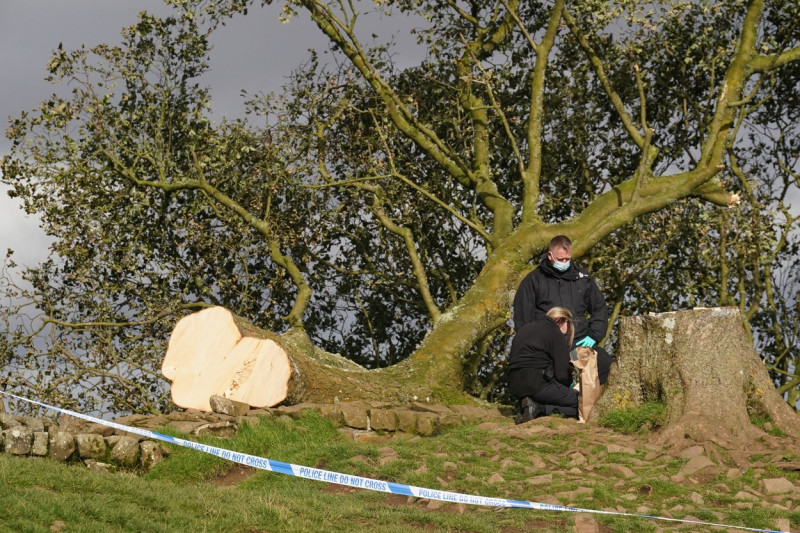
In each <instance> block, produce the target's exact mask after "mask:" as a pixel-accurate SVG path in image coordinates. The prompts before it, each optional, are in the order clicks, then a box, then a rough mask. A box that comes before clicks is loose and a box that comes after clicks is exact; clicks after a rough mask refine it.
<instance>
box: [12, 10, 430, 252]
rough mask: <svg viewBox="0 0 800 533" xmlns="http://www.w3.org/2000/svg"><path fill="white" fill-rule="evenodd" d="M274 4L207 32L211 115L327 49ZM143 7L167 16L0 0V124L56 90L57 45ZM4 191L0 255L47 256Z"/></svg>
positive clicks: (112, 38)
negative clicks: (49, 71)
mask: <svg viewBox="0 0 800 533" xmlns="http://www.w3.org/2000/svg"><path fill="white" fill-rule="evenodd" d="M366 6H367V7H369V3H366ZM278 7H279V6H278ZM278 7H276V6H273V7H272V8H269V9H259V8H256V9H252V10H251V12H250V13H249V14H248V15H247V16H245V17H237V18H236V19H234V20H233V21H231V23H229V24H228V25H227V26H226V27H224V28H222V29H221V30H220V31H218V33H217V34H216V35H215V36H214V37H213V41H212V44H213V46H214V49H213V50H212V52H211V71H210V73H209V74H208V75H207V76H206V78H205V79H204V81H205V83H206V84H207V85H208V86H210V87H211V89H212V104H213V107H214V114H215V116H218V117H219V116H222V115H227V116H229V117H231V116H238V115H239V114H240V113H241V111H242V102H241V98H240V96H239V94H240V91H241V89H247V90H248V91H251V92H257V91H265V92H267V91H270V90H277V89H278V88H279V87H280V85H281V84H282V83H283V81H284V80H285V77H286V75H287V74H288V73H289V72H290V71H291V70H292V69H293V68H295V67H297V66H298V65H299V64H300V63H301V62H302V61H303V60H304V59H305V58H307V57H308V52H307V50H308V49H309V48H317V49H319V50H322V49H325V48H326V47H325V43H326V41H325V40H324V38H323V36H322V35H321V34H320V32H319V30H318V29H317V28H316V27H315V26H313V24H312V23H310V22H309V21H308V20H307V19H305V18H302V17H300V18H295V19H293V20H292V21H291V23H289V24H281V23H280V21H279V19H278ZM141 11H149V12H151V13H155V14H166V13H169V8H167V7H166V6H164V4H163V2H162V0H0V68H1V69H2V70H1V72H2V74H0V117H2V122H3V129H5V127H6V126H7V124H8V117H9V116H12V117H14V116H17V115H19V113H20V112H21V111H23V110H30V109H32V108H34V107H36V106H37V105H38V104H39V102H41V101H42V100H43V99H45V98H46V97H47V96H48V95H49V94H50V93H52V92H53V91H54V87H53V86H52V85H50V84H49V83H48V82H46V81H44V77H45V75H46V72H45V68H44V67H45V65H46V64H47V62H48V60H49V58H50V56H51V52H52V50H54V49H55V48H57V47H58V44H59V43H63V46H64V48H65V49H66V50H72V49H76V48H79V47H80V46H81V45H86V46H87V47H91V46H93V45H95V44H99V43H109V44H112V43H118V42H119V41H120V40H121V36H120V30H121V28H122V27H124V26H129V25H131V24H134V23H135V22H136V21H137V19H138V13H139V12H141ZM398 24H401V25H402V22H401V21H398V20H397V19H393V20H391V21H390V20H386V19H379V18H376V17H370V18H368V19H367V25H365V29H366V30H368V31H369V33H375V34H378V35H379V40H380V41H388V40H389V39H390V37H391V36H392V34H394V33H396V31H395V28H397V26H398ZM369 33H365V34H364V35H367V36H368V35H369ZM406 41H407V42H406V44H405V45H404V57H403V58H401V64H402V62H403V61H402V60H403V59H405V60H406V62H414V61H418V60H419V59H420V58H421V55H422V51H420V50H414V47H413V45H412V44H411V42H410V41H409V40H408V39H406ZM9 148H10V143H9V142H8V140H7V139H6V138H5V136H4V135H3V136H2V139H0V153H2V154H7V153H8V151H9ZM7 190H8V188H7V187H5V186H4V185H0V256H2V255H4V254H5V250H6V249H7V248H11V249H13V250H14V251H15V254H14V257H15V259H16V261H17V262H18V263H21V264H26V265H32V264H34V263H35V262H37V261H38V260H40V259H42V258H43V257H44V256H45V255H46V252H47V244H48V243H47V239H46V238H45V236H44V234H43V232H42V231H41V229H39V224H38V220H37V219H36V218H35V217H33V216H29V215H26V214H25V213H24V212H23V211H22V210H21V209H20V204H19V202H17V201H15V200H13V199H11V198H9V197H8V195H7Z"/></svg>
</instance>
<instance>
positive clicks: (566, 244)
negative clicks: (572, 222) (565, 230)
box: [547, 235, 572, 252]
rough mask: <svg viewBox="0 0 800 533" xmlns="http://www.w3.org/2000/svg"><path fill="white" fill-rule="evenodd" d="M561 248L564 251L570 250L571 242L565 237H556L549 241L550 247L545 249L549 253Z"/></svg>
mask: <svg viewBox="0 0 800 533" xmlns="http://www.w3.org/2000/svg"><path fill="white" fill-rule="evenodd" d="M559 248H562V249H564V250H567V251H569V250H572V241H571V240H569V237H567V236H566V235H556V236H555V237H553V238H552V239H551V240H550V246H548V247H547V249H548V250H550V251H551V252H552V251H553V250H558V249H559Z"/></svg>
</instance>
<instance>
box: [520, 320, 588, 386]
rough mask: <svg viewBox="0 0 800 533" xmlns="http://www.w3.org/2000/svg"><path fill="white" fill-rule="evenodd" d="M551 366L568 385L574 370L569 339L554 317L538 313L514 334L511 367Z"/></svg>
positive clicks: (558, 378)
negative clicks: (572, 368) (570, 362)
mask: <svg viewBox="0 0 800 533" xmlns="http://www.w3.org/2000/svg"><path fill="white" fill-rule="evenodd" d="M548 367H550V368H552V369H553V373H554V375H555V379H556V380H557V381H558V382H559V383H561V384H562V385H564V386H567V387H568V386H569V384H570V381H572V373H571V372H570V366H569V344H567V339H566V337H565V336H564V334H563V333H561V330H560V329H558V326H557V325H556V323H555V321H554V320H553V319H552V318H550V317H536V318H534V319H533V320H531V321H530V322H528V323H527V324H525V326H524V327H522V328H520V329H518V330H517V333H516V334H515V335H514V339H513V340H512V341H511V351H510V353H509V356H508V369H509V370H510V371H513V370H518V369H520V368H540V369H546V368H548Z"/></svg>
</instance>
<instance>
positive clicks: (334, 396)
mask: <svg viewBox="0 0 800 533" xmlns="http://www.w3.org/2000/svg"><path fill="white" fill-rule="evenodd" d="M437 363H441V361H436V360H431V361H430V362H428V363H427V364H426V362H425V361H419V360H413V359H412V358H409V359H407V360H405V361H403V362H401V363H399V364H397V365H394V366H392V367H389V368H381V369H376V370H367V369H365V368H363V367H361V366H359V365H358V364H356V363H354V362H352V361H350V360H348V359H345V358H344V357H342V356H340V355H338V354H332V353H328V352H325V351H323V350H320V349H318V348H316V347H314V346H313V345H312V344H311V342H310V340H309V339H308V337H307V336H306V335H305V333H304V332H303V331H302V330H299V329H294V330H289V331H287V332H286V333H283V334H281V335H278V334H276V333H273V332H270V331H266V330H263V329H260V328H258V327H256V326H254V325H253V324H251V323H249V322H247V321H245V320H244V319H242V318H241V317H238V316H236V315H234V314H233V313H231V312H230V311H229V310H227V309H225V308H223V307H210V308H208V309H204V310H202V311H199V312H197V313H193V314H191V315H188V316H186V317H184V318H182V319H181V320H180V321H178V323H177V324H176V326H175V328H174V329H173V332H172V335H171V337H170V340H169V344H168V346H167V352H166V355H165V356H164V360H163V362H162V364H161V372H162V374H163V375H164V377H165V378H167V379H168V380H170V381H171V382H172V386H171V393H172V401H173V403H175V405H178V406H180V407H184V408H194V409H200V410H202V411H210V410H211V406H210V403H209V398H210V397H211V396H222V397H224V398H229V399H231V400H236V401H240V402H243V403H247V404H249V405H251V406H253V407H272V406H275V405H278V404H281V403H283V404H290V405H293V404H298V403H303V402H314V403H334V402H337V401H354V400H380V401H386V402H394V403H398V404H409V403H411V402H415V401H421V402H425V401H436V402H444V403H451V404H455V403H470V402H473V403H474V400H473V399H472V398H471V397H470V396H468V395H467V394H465V393H464V392H463V391H462V390H460V381H458V382H457V383H459V385H456V386H454V383H456V382H454V381H453V379H448V374H447V373H446V372H445V371H441V372H437V371H436V370H435V369H436V366H435V365H436V364H437ZM443 384H444V385H446V387H443Z"/></svg>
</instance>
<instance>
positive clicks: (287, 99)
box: [3, 0, 800, 409]
mask: <svg viewBox="0 0 800 533" xmlns="http://www.w3.org/2000/svg"><path fill="white" fill-rule="evenodd" d="M174 3H175V4H177V5H180V6H182V7H183V8H186V9H187V10H190V11H188V12H187V13H188V14H185V15H181V16H178V17H177V18H175V19H167V20H159V19H156V18H153V17H150V16H147V15H145V16H143V17H142V19H141V21H140V22H139V23H138V24H137V25H135V26H132V27H130V28H128V29H126V31H125V33H124V37H125V42H124V45H123V46H122V47H120V48H116V47H109V46H101V47H97V48H95V49H94V50H93V54H94V56H92V55H91V54H89V53H87V52H86V51H85V50H82V51H78V52H74V53H69V52H67V51H63V50H58V51H57V52H56V54H55V55H54V57H53V59H52V61H51V62H50V64H49V65H48V68H49V71H50V73H51V76H52V79H53V80H55V81H59V82H62V83H64V84H65V85H68V86H69V87H71V88H72V90H73V93H72V95H71V96H69V97H68V98H64V97H61V96H54V97H53V98H51V99H49V100H47V101H46V102H44V103H43V104H42V105H41V106H40V108H39V109H38V110H37V111H36V112H34V113H31V114H24V115H23V116H21V117H20V118H19V119H17V120H15V121H14V122H13V123H12V125H11V128H10V129H9V134H10V136H11V138H12V139H13V140H14V142H15V145H14V149H13V152H12V154H11V155H10V156H9V157H7V158H5V159H4V162H3V180H4V181H6V182H7V183H9V184H10V185H12V186H13V188H14V194H16V195H18V196H20V197H21V198H22V199H23V200H24V201H25V205H26V209H28V210H29V211H31V212H37V213H39V214H41V216H42V218H43V220H44V224H45V228H46V230H47V231H48V233H49V234H51V235H52V236H54V238H55V239H56V244H55V245H54V250H55V252H56V253H57V257H54V260H53V261H52V262H49V263H46V264H45V265H43V266H42V267H41V268H38V269H32V270H31V271H29V273H28V277H29V278H30V280H31V282H32V284H33V286H34V291H35V295H34V296H35V303H36V304H37V305H38V306H39V308H40V309H42V310H43V312H44V313H45V320H44V324H45V325H46V326H48V327H51V328H52V329H51V332H52V336H51V339H53V343H52V344H51V345H50V347H49V348H50V351H48V352H46V356H42V355H41V354H42V353H43V352H42V350H41V347H40V346H35V345H34V344H32V343H28V344H25V342H26V341H27V340H28V339H30V338H33V336H28V337H23V336H19V335H18V336H16V337H13V338H12V339H10V340H9V341H8V342H7V344H8V345H9V346H12V347H14V348H13V349H12V350H11V351H10V352H9V354H10V356H9V357H8V359H7V363H8V364H4V372H6V374H7V375H10V376H13V378H14V379H11V380H10V382H11V383H12V385H14V384H16V385H20V384H22V383H24V382H26V380H28V378H29V377H30V376H31V375H35V376H39V379H40V380H41V381H40V383H39V387H40V389H41V390H42V394H43V395H47V394H59V393H60V394H62V395H63V396H68V395H69V391H70V390H71V388H72V386H73V384H74V382H75V381H76V380H77V379H83V380H85V381H84V383H85V384H86V386H87V387H90V388H96V389H97V391H98V392H97V395H98V396H102V397H105V398H111V399H113V401H114V402H119V403H121V404H124V405H126V406H135V404H136V402H137V401H138V402H143V401H148V402H149V401H150V399H151V398H152V397H153V396H156V397H159V396H158V395H159V394H163V392H164V383H163V381H161V380H160V376H159V374H158V366H159V365H158V363H159V361H160V360H161V358H162V356H163V353H164V350H163V348H164V344H165V342H166V338H167V337H168V334H169V330H170V329H171V328H172V327H173V326H174V324H175V322H176V319H178V318H180V317H182V316H184V315H185V314H186V313H189V312H191V311H197V310H199V309H203V308H204V307H208V306H214V305H221V306H224V307H226V308H228V309H230V310H231V311H232V312H233V313H235V314H236V315H238V316H241V317H243V318H244V319H247V321H249V322H251V323H253V324H258V325H259V327H261V328H264V329H266V330H272V331H275V332H279V333H280V335H279V336H280V338H282V339H291V340H292V346H294V347H295V348H296V350H297V351H296V353H293V355H294V356H297V357H307V358H310V359H312V360H313V359H314V358H317V357H318V356H322V357H323V359H324V357H325V354H326V353H329V352H339V353H342V354H343V355H344V356H345V357H347V358H348V359H351V360H354V361H357V362H359V363H363V364H364V365H365V366H368V367H371V368H374V367H386V368H380V369H377V370H373V371H370V372H366V371H363V372H360V373H359V374H358V376H359V377H358V378H357V379H356V378H354V375H355V374H354V373H351V374H349V375H348V379H350V380H353V379H355V381H353V382H352V383H353V385H354V386H353V387H352V390H354V391H359V393H360V394H363V395H365V396H367V395H372V394H375V395H378V394H386V395H388V396H397V395H401V396H402V397H408V396H411V395H416V396H418V397H429V398H431V399H448V400H459V401H461V400H465V399H466V397H465V396H464V395H463V391H464V390H468V391H470V392H474V393H478V392H480V391H479V389H480V387H481V386H483V385H484V384H487V383H489V384H490V383H491V379H487V378H486V376H482V375H481V372H482V370H483V369H484V368H486V367H487V366H488V367H490V370H491V366H492V364H493V363H492V361H490V359H491V358H492V357H498V356H501V355H502V353H503V351H504V349H505V342H504V340H505V338H506V337H507V335H508V328H507V325H506V324H507V322H508V318H509V311H510V305H509V301H510V300H509V297H510V295H511V294H512V293H513V291H514V290H515V289H516V287H517V286H518V284H519V281H520V280H521V279H522V277H523V276H524V275H525V274H526V273H527V272H529V271H530V269H531V268H532V267H531V262H532V261H535V260H537V259H538V257H539V255H540V254H541V252H542V251H543V250H544V248H545V247H546V245H547V243H548V242H549V240H550V239H551V238H552V237H553V236H555V235H557V234H567V235H569V236H570V237H571V238H572V239H573V241H574V243H575V246H574V250H573V252H574V255H575V257H576V258H578V257H581V256H582V255H583V254H584V253H585V252H586V251H587V250H588V249H590V248H591V247H592V246H593V245H595V244H597V243H599V242H601V241H602V240H603V239H605V238H607V237H608V236H609V235H611V234H613V233H614V232H615V231H617V230H619V229H621V228H624V227H626V226H627V225H629V224H630V223H631V221H633V220H635V219H636V218H637V217H639V216H642V215H644V214H647V213H653V212H657V211H659V210H661V209H663V208H665V207H667V206H670V205H673V204H674V203H675V202H676V201H679V200H681V199H685V198H697V199H700V200H702V201H703V202H707V203H712V204H714V205H719V206H728V205H729V204H731V203H735V201H736V199H737V195H736V194H735V191H734V189H735V187H734V186H733V185H732V183H735V181H732V176H731V173H730V172H729V171H728V170H727V163H728V162H729V156H730V154H732V153H734V152H735V151H736V149H737V146H738V145H737V143H739V142H740V137H739V136H738V135H737V134H736V133H737V132H738V131H739V130H737V129H736V128H737V124H740V123H741V121H742V120H744V119H745V118H746V117H747V116H748V114H749V113H751V112H753V110H754V109H757V108H758V106H759V105H760V104H761V103H763V102H765V101H767V100H768V97H784V96H786V95H780V96H776V95H773V94H772V93H771V90H772V87H773V86H772V85H770V84H769V83H766V82H767V81H768V80H770V79H773V78H774V77H776V76H777V77H780V76H783V75H785V73H786V72H787V71H790V69H791V68H792V67H793V66H794V65H795V64H797V63H798V62H800V47H798V44H800V30H798V27H797V23H796V21H797V20H798V17H797V14H798V13H797V9H798V8H797V6H796V4H795V3H793V2H782V1H776V2H769V3H764V2H760V1H753V2H750V3H747V4H742V3H740V2H732V3H730V4H727V3H718V2H692V3H688V4H687V3H684V2H669V1H664V2H659V6H660V7H661V8H662V9H654V10H652V11H651V10H647V11H644V12H643V11H640V10H639V9H638V6H637V5H636V4H628V3H621V4H619V5H617V4H606V3H603V2H594V1H584V2H576V3H574V4H567V3H566V2H564V1H561V0H557V1H556V2H555V3H552V4H546V5H544V4H541V5H540V4H538V3H536V2H520V1H508V2H500V3H498V4H496V5H493V6H489V5H487V6H481V5H479V4H472V5H471V6H470V7H469V8H468V9H467V8H462V7H461V6H460V5H459V4H458V3H457V2H450V3H447V4H445V5H442V3H441V2H433V1H431V2H428V1H423V2H405V1H401V2H395V3H382V2H381V3H378V2H376V5H381V6H384V5H386V6H388V5H389V4H391V5H393V6H394V7H396V8H397V9H398V10H400V11H401V12H412V13H413V14H415V15H417V16H418V17H421V18H422V19H424V20H427V21H428V22H426V25H427V28H426V29H424V30H423V31H422V33H421V35H422V39H423V41H424V42H426V43H428V44H429V45H430V48H429V53H428V57H427V58H426V60H425V61H424V62H423V63H422V64H420V65H418V66H414V67H410V68H407V69H404V70H402V71H399V70H397V69H395V68H394V67H393V65H392V62H391V55H390V54H388V53H387V50H386V48H384V47H382V46H375V47H372V48H370V47H368V46H367V45H366V44H365V43H364V42H363V41H362V40H361V39H360V38H359V35H358V34H357V32H356V31H357V27H358V24H356V23H357V22H360V21H361V20H363V18H359V17H357V16H356V13H353V12H350V11H347V10H348V9H350V7H352V6H350V4H346V3H344V4H343V3H337V2H322V1H311V0H304V1H298V2H288V3H287V10H286V11H285V12H286V13H289V14H292V13H293V12H294V10H297V11H298V12H306V13H307V14H308V16H310V18H311V19H312V20H313V21H314V22H315V23H316V25H317V26H318V27H319V29H320V30H321V31H322V32H323V33H324V34H325V35H326V36H327V37H328V38H329V39H330V42H331V43H332V45H333V49H334V50H335V53H336V54H337V58H338V59H340V60H341V61H340V62H339V63H338V65H339V66H340V67H341V68H337V69H325V68H323V67H322V66H321V65H319V63H318V57H317V56H315V55H314V56H312V58H311V59H310V61H309V63H308V64H307V65H305V66H304V67H303V68H300V69H299V70H298V71H296V72H295V74H294V76H293V78H292V80H291V82H290V83H289V84H288V85H287V87H286V90H285V92H284V94H283V95H282V98H272V97H267V98H264V99H260V98H253V99H252V100H251V101H250V102H249V107H248V111H250V112H251V113H253V115H254V116H259V118H260V119H265V120H262V121H261V122H259V125H258V126H256V125H254V124H255V123H253V124H251V123H246V122H243V121H236V122H233V123H231V122H226V121H223V122H222V123H220V124H216V123H214V122H212V121H211V120H210V119H209V118H208V116H207V108H208V106H209V105H210V98H209V92H208V90H206V89H204V88H201V87H199V86H198V85H197V84H196V79H197V77H198V76H200V75H201V74H202V73H203V72H204V70H205V69H206V67H207V65H206V62H205V60H206V56H207V54H208V39H209V38H210V37H209V36H211V35H212V30H213V28H214V25H215V24H218V23H220V22H223V21H227V20H228V19H227V17H229V16H232V15H234V14H236V13H239V12H243V11H246V10H247V9H248V8H251V7H252V6H251V5H250V4H251V2H246V1H229V2H213V3H206V2H192V1H176V2H174ZM348 6H350V7H348ZM206 7H208V10H207V11H204V8H206ZM629 7H630V8H631V10H628V8H629ZM337 8H342V9H344V10H345V11H344V12H338V13H337V12H336V11H335V10H336V9H337ZM387 9H388V7H387ZM203 16H208V17H210V18H208V19H207V20H208V21H210V24H211V25H210V26H209V28H210V30H208V31H206V30H205V29H201V28H200V27H199V26H198V24H201V23H202V20H203ZM764 36H769V37H768V38H766V37H764ZM120 80H122V81H120ZM795 90H796V88H795ZM789 92H791V89H790V90H789ZM264 122H266V124H267V125H266V126H261V125H260V124H263V123H264ZM774 166H775V167H776V168H778V167H779V166H780V165H779V164H778V162H774ZM143 339H146V340H147V342H148V343H150V344H149V345H145V344H143V343H142V342H141V341H142V340H143ZM142 346H147V348H146V349H143V348H141V347H142ZM26 347H27V351H26ZM159 347H160V348H161V349H160V350H159V349H157V348H159ZM398 361H400V362H398ZM20 363H22V364H21V365H20ZM15 365H16V366H15ZM495 366H496V365H495ZM39 370H42V371H39ZM70 376H77V378H76V379H72V378H71V377H70ZM495 378H496V376H495ZM495 378H493V379H495ZM320 386H322V383H320ZM484 392H485V391H484ZM84 398H85V399H87V400H89V401H91V400H92V399H93V398H95V396H94V395H86V396H84ZM160 398H163V396H161V397H160ZM163 406H164V404H163V402H161V403H159V402H153V403H149V404H148V406H147V407H148V408H154V409H157V408H162V407H163Z"/></svg>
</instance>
